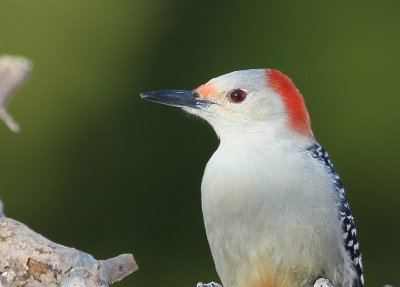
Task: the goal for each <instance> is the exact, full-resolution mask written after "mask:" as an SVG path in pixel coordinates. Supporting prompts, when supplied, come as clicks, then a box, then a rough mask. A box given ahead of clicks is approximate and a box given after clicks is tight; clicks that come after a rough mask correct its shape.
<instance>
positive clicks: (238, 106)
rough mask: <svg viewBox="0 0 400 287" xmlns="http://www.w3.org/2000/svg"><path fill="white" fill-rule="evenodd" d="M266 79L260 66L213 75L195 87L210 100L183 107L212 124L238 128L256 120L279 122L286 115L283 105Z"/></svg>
mask: <svg viewBox="0 0 400 287" xmlns="http://www.w3.org/2000/svg"><path fill="white" fill-rule="evenodd" d="M266 79H267V78H266V72H265V70H263V69H255V70H244V71H236V72H232V73H229V74H226V75H223V76H220V77H217V78H214V79H212V80H210V81H209V82H207V83H206V84H204V85H202V86H200V87H198V88H197V89H195V90H194V92H196V93H198V95H199V98H200V99H203V100H206V101H210V102H211V103H212V104H210V105H208V106H206V107H203V108H199V109H196V108H184V109H185V110H186V111H188V112H189V113H193V114H195V115H198V116H200V117H202V118H204V119H205V120H207V121H208V122H210V124H211V125H213V126H214V128H217V127H216V125H218V124H224V126H225V125H228V126H229V125H235V127H236V128H240V126H242V125H245V126H248V125H249V124H250V123H255V122H264V123H274V122H280V121H282V120H284V117H286V113H285V110H284V106H283V103H282V100H281V98H280V96H279V95H277V94H276V93H275V92H274V91H272V90H271V89H270V88H269V87H268V84H267V80H266Z"/></svg>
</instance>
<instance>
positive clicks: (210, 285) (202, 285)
mask: <svg viewBox="0 0 400 287" xmlns="http://www.w3.org/2000/svg"><path fill="white" fill-rule="evenodd" d="M196 287H222V285H220V284H218V283H215V282H210V283H203V282H199V283H197V285H196Z"/></svg>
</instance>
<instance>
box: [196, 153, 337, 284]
mask: <svg viewBox="0 0 400 287" xmlns="http://www.w3.org/2000/svg"><path fill="white" fill-rule="evenodd" d="M335 200H336V198H335V195H334V193H333V191H332V186H331V183H330V179H329V176H328V174H327V173H326V172H325V171H324V170H321V169H320V167H319V166H318V165H317V164H314V161H313V160H312V159H311V158H309V156H308V155H307V154H302V153H293V154H288V153H283V152H282V154H280V153H279V151H276V152H271V151H268V150H266V151H258V152H257V151H255V150H246V151H245V150H236V151H232V150H229V149H223V148H222V149H221V148H219V149H218V150H217V151H216V153H215V154H214V155H213V157H212V158H211V159H210V161H209V162H208V164H207V167H206V170H205V173H204V177H203V182H202V208H203V216H204V222H205V226H206V231H207V237H208V240H209V243H210V248H211V252H212V255H213V258H214V262H215V265H216V268H217V272H218V274H219V276H220V277H221V280H222V282H223V284H224V285H225V286H226V287H231V286H235V287H238V286H240V285H241V284H240V283H239V282H243V283H242V284H243V285H245V286H246V285H247V286H251V285H252V284H253V283H250V282H249V280H253V279H254V278H258V279H254V280H264V281H268V280H270V279H268V278H270V277H271V278H275V277H276V274H281V275H282V276H286V277H288V278H286V279H282V280H287V284H288V285H290V284H292V283H293V282H299V281H301V280H302V278H289V277H291V276H292V275H284V274H291V273H293V270H296V269H299V274H300V275H299V276H300V277H304V278H309V277H310V274H313V273H318V272H320V270H321V264H322V265H323V264H325V263H323V262H321V260H320V258H322V257H324V256H325V255H326V256H327V257H329V256H331V254H322V253H330V252H333V253H335V252H336V251H337V250H331V251H330V249H332V246H334V249H335V248H336V246H337V248H338V249H339V248H341V247H340V246H338V242H341V241H340V240H341V239H340V238H338V237H340V231H339V228H340V227H339V226H340V225H339V224H338V219H337V214H336V209H335ZM327 226H338V228H337V229H335V228H333V229H327V228H326V227H327ZM307 245H308V246H307ZM315 246H317V247H318V249H316V248H315ZM300 254H301V256H300ZM331 257H332V256H331ZM333 257H335V255H333ZM326 264H328V263H326ZM329 264H330V263H329ZM305 266H306V267H305ZM302 269H307V270H302ZM300 271H301V272H300ZM316 276H318V275H316ZM250 278H253V279H250ZM254 284H255V285H254ZM254 284H253V285H254V286H256V283H254ZM281 284H284V283H281ZM282 286H284V285H282ZM296 286H301V285H296Z"/></svg>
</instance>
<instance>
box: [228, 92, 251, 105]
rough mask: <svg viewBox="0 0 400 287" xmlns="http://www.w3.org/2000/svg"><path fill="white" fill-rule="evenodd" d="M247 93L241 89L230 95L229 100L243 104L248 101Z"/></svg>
mask: <svg viewBox="0 0 400 287" xmlns="http://www.w3.org/2000/svg"><path fill="white" fill-rule="evenodd" d="M246 96H247V94H246V92H245V91H243V90H240V89H236V90H233V91H232V92H230V93H229V99H230V100H231V101H232V102H234V103H241V102H243V101H244V100H245V99H246Z"/></svg>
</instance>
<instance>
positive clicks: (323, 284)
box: [314, 278, 333, 287]
mask: <svg viewBox="0 0 400 287" xmlns="http://www.w3.org/2000/svg"><path fill="white" fill-rule="evenodd" d="M314 287H333V285H332V284H331V282H329V280H328V279H325V278H319V279H318V280H317V281H316V282H315V283H314Z"/></svg>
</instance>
